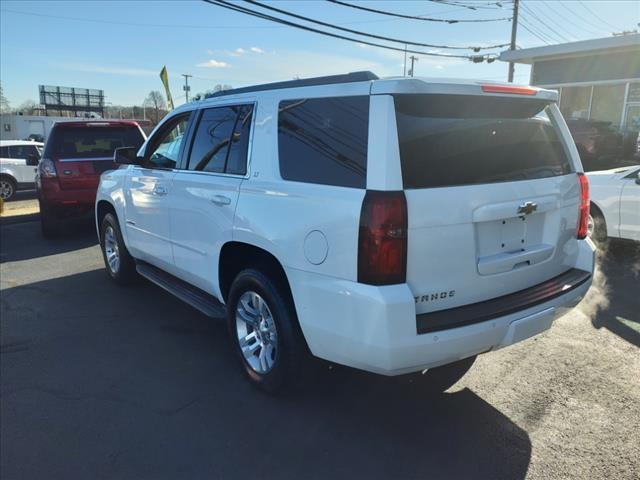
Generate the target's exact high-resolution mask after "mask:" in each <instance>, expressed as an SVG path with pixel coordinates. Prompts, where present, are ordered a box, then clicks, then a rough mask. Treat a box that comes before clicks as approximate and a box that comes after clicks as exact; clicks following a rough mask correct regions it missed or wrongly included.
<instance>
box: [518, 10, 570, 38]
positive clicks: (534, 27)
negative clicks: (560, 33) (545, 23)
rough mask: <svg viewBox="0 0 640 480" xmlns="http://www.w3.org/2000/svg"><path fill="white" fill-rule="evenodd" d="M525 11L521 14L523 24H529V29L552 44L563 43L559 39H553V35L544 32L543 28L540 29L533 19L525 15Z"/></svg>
mask: <svg viewBox="0 0 640 480" xmlns="http://www.w3.org/2000/svg"><path fill="white" fill-rule="evenodd" d="M525 13H526V12H525V11H524V10H523V11H522V13H521V14H520V21H521V22H522V23H525V22H527V23H526V24H528V25H529V28H530V29H532V30H535V32H536V33H537V34H538V35H541V36H543V37H545V38H546V39H547V40H549V41H550V42H551V43H562V40H561V39H559V38H558V37H555V38H554V37H553V35H552V34H550V33H548V32H546V31H545V30H543V29H542V28H541V27H539V26H538V25H537V24H536V23H535V22H534V21H533V19H532V18H529V17H528V16H527V15H525Z"/></svg>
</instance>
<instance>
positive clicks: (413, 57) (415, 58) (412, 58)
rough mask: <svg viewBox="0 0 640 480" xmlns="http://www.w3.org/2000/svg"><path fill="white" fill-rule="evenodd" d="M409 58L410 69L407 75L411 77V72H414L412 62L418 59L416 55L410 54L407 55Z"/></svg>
mask: <svg viewBox="0 0 640 480" xmlns="http://www.w3.org/2000/svg"><path fill="white" fill-rule="evenodd" d="M409 59H410V60H411V70H409V76H410V77H413V73H414V70H413V62H417V61H418V60H419V59H418V57H416V56H415V55H411V56H410V57H409Z"/></svg>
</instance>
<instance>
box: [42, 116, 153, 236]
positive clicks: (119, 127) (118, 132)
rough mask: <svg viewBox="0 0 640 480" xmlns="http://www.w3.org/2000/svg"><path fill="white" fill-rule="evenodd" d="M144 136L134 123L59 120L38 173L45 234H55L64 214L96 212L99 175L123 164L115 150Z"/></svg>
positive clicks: (43, 232)
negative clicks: (116, 161)
mask: <svg viewBox="0 0 640 480" xmlns="http://www.w3.org/2000/svg"><path fill="white" fill-rule="evenodd" d="M144 140H145V135H144V133H143V131H142V130H141V129H140V126H139V125H138V124H137V123H136V122H132V121H106V120H105V121H81V122H58V123H56V124H55V125H54V126H53V128H52V130H51V132H50V134H49V138H48V140H47V144H46V146H45V149H44V154H43V156H42V159H41V160H40V163H39V164H38V169H37V171H36V189H37V191H38V201H39V203H40V222H41V226H42V234H43V235H44V236H45V237H46V236H51V235H52V234H54V233H55V232H56V231H57V226H58V222H59V221H60V220H61V219H63V218H68V217H78V216H83V215H89V214H92V213H93V207H94V204H95V200H96V190H97V188H98V183H99V182H100V174H102V172H104V171H106V170H113V169H115V168H118V166H117V165H116V164H115V163H114V161H113V151H114V150H115V149H116V148H119V147H136V148H140V146H141V145H142V144H143V142H144Z"/></svg>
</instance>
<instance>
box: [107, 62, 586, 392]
mask: <svg viewBox="0 0 640 480" xmlns="http://www.w3.org/2000/svg"><path fill="white" fill-rule="evenodd" d="M556 102H557V93H555V92H552V91H549V90H542V89H537V88H531V87H514V86H513V85H508V84H500V85H493V84H491V85H489V84H481V83H476V82H464V81H461V82H458V83H452V82H437V81H436V82H434V81H429V80H424V79H418V78H403V79H385V80H380V79H378V78H377V77H376V76H375V75H374V74H372V73H370V72H359V73H352V74H348V75H339V76H332V77H324V78H315V79H307V80H297V81H291V82H282V83H276V84H269V85H261V86H256V87H248V88H241V89H236V90H229V91H224V92H220V93H218V94H216V95H214V96H213V97H211V98H209V99H207V100H204V101H201V102H197V103H190V104H187V105H184V106H181V107H179V108H178V109H176V110H175V111H173V112H171V113H170V114H169V115H168V116H167V117H166V118H165V119H163V121H162V122H161V124H160V125H159V126H158V127H157V128H156V129H155V130H154V132H153V133H152V134H151V135H150V137H149V139H148V140H147V141H146V142H145V144H144V145H143V146H142V148H141V149H140V150H139V151H138V152H137V154H136V149H134V148H131V149H118V150H116V160H117V161H118V162H119V163H123V164H129V165H128V167H126V168H121V169H118V170H114V171H111V172H108V173H105V174H103V176H102V178H101V181H100V187H99V189H98V194H97V203H96V222H97V229H98V233H99V240H100V245H101V247H102V251H103V256H104V260H105V266H106V271H107V273H108V275H109V276H110V277H111V278H112V279H113V280H114V281H115V282H118V283H127V282H128V281H129V280H131V279H132V278H133V277H135V276H136V273H138V274H141V275H142V276H143V277H145V278H147V279H149V280H151V281H152V282H154V283H156V284H158V285H160V286H161V287H162V288H164V289H165V290H167V291H169V292H170V293H172V294H174V295H176V296H177V297H178V298H180V299H182V300H184V301H185V302H187V303H189V304H190V305H192V306H194V307H195V308H197V309H198V310H200V311H201V312H204V313H205V314H207V315H209V316H212V317H217V316H224V315H226V319H227V323H228V328H229V331H230V333H231V337H232V341H233V343H234V349H235V351H236V352H237V356H238V358H239V359H240V361H241V363H242V366H243V369H244V371H245V372H246V374H247V376H248V378H250V379H251V381H252V382H253V383H254V384H256V385H257V386H259V387H261V388H263V389H265V390H268V391H273V390H276V389H278V388H279V387H280V386H282V385H283V384H285V383H286V382H288V381H293V380H292V379H294V378H295V377H296V373H298V372H299V371H300V369H301V365H302V364H303V362H302V360H303V358H304V356H305V354H306V352H307V350H308V351H310V352H311V354H313V355H315V356H317V357H320V358H323V359H326V360H330V361H332V362H336V363H339V364H343V365H348V366H350V367H355V368H359V369H362V370H367V371H370V372H375V373H379V374H383V375H399V374H404V373H410V372H418V371H423V370H425V369H429V370H428V371H427V372H426V373H425V375H424V380H425V382H426V385H428V386H429V387H430V388H432V389H434V390H436V391H442V390H445V389H447V388H448V387H450V386H451V385H453V384H454V383H455V382H456V381H457V380H458V379H459V378H461V377H462V376H463V375H464V373H465V372H466V371H467V370H468V369H469V368H470V366H471V364H472V363H473V361H474V359H475V357H476V356H477V355H479V354H481V353H485V352H488V351H491V350H495V349H498V348H502V347H505V346H508V345H511V344H513V343H516V342H519V341H521V340H524V339H526V338H529V337H531V336H533V335H536V334H538V333H540V332H542V331H544V330H546V329H548V328H549V327H550V326H551V324H552V322H553V321H554V319H555V318H557V317H558V316H560V315H562V314H564V313H566V312H567V311H568V309H569V308H571V307H573V306H574V305H576V304H577V303H578V302H579V301H580V299H581V298H582V297H583V296H584V295H585V293H586V292H587V290H588V288H589V286H590V284H591V275H592V271H593V261H594V246H593V244H592V243H591V242H590V241H589V240H585V237H586V235H587V219H588V208H589V201H588V185H587V179H586V177H585V176H584V174H583V173H582V167H581V165H580V159H579V157H578V154H577V151H576V149H575V146H574V145H573V142H572V141H571V136H570V134H569V130H568V129H567V126H566V124H565V122H564V120H563V118H562V116H561V114H560V111H559V109H558V107H557V104H556Z"/></svg>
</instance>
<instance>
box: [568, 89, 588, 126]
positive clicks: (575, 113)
mask: <svg viewBox="0 0 640 480" xmlns="http://www.w3.org/2000/svg"><path fill="white" fill-rule="evenodd" d="M561 95H562V97H561V98H560V111H561V112H562V115H564V118H566V119H572V120H578V119H587V118H589V101H590V99H591V87H564V88H562V94H561Z"/></svg>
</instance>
